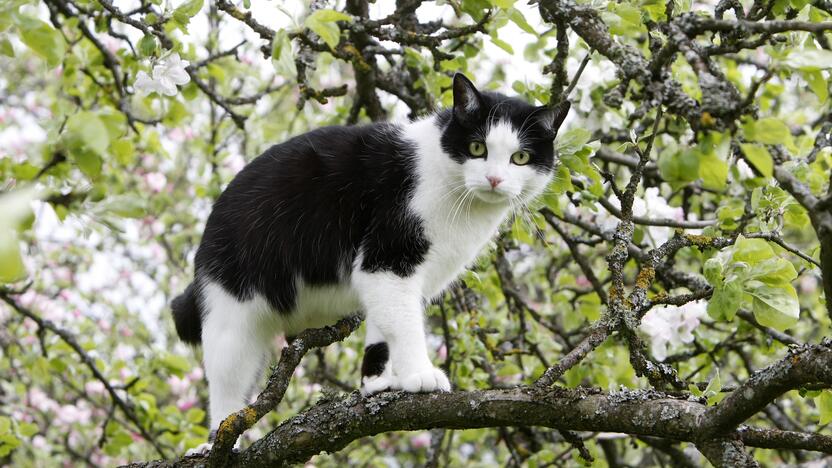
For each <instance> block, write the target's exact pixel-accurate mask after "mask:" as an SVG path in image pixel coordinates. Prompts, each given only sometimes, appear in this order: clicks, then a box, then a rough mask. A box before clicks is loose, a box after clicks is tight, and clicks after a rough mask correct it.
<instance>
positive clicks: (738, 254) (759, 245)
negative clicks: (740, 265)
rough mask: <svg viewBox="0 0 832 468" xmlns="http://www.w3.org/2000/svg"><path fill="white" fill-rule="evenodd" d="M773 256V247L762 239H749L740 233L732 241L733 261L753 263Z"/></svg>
mask: <svg viewBox="0 0 832 468" xmlns="http://www.w3.org/2000/svg"><path fill="white" fill-rule="evenodd" d="M773 256H774V249H772V248H771V245H769V243H768V241H766V240H764V239H749V238H747V237H744V236H742V235H741V236H739V237H737V241H736V242H735V243H734V250H733V257H732V258H733V259H734V261H737V262H745V263H748V264H749V265H754V264H756V263H758V262H760V261H762V260H765V259H767V258H771V257H773Z"/></svg>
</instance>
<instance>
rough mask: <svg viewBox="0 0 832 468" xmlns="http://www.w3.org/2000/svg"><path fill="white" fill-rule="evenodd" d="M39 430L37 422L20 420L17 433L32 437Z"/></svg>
mask: <svg viewBox="0 0 832 468" xmlns="http://www.w3.org/2000/svg"><path fill="white" fill-rule="evenodd" d="M38 432H39V429H38V426H37V424H32V423H28V422H18V423H17V433H18V434H20V435H22V436H23V437H32V436H33V435H35V434H37V433H38Z"/></svg>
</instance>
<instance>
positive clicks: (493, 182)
mask: <svg viewBox="0 0 832 468" xmlns="http://www.w3.org/2000/svg"><path fill="white" fill-rule="evenodd" d="M485 178H486V179H488V183H489V184H491V188H492V189H495V188H497V186H498V185H500V183H502V182H503V179H501V178H499V177H497V176H485Z"/></svg>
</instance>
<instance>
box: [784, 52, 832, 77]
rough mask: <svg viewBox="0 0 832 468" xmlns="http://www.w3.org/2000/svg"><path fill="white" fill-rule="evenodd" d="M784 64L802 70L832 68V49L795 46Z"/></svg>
mask: <svg viewBox="0 0 832 468" xmlns="http://www.w3.org/2000/svg"><path fill="white" fill-rule="evenodd" d="M782 63H783V65H785V66H787V67H790V68H795V69H798V70H801V71H818V70H823V69H826V68H832V51H829V50H823V49H804V48H797V47H796V48H794V49H791V52H789V56H788V57H786V60H784V61H783V62H782Z"/></svg>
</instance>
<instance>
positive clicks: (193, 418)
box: [185, 408, 205, 424]
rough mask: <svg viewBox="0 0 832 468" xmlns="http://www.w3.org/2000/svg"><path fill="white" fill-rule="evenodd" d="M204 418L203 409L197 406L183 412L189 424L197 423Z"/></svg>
mask: <svg viewBox="0 0 832 468" xmlns="http://www.w3.org/2000/svg"><path fill="white" fill-rule="evenodd" d="M203 419H205V411H203V410H201V409H199V408H191V409H189V410H188V412H187V413H185V420H186V421H188V422H189V423H191V424H199V423H201V422H202V420H203Z"/></svg>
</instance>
